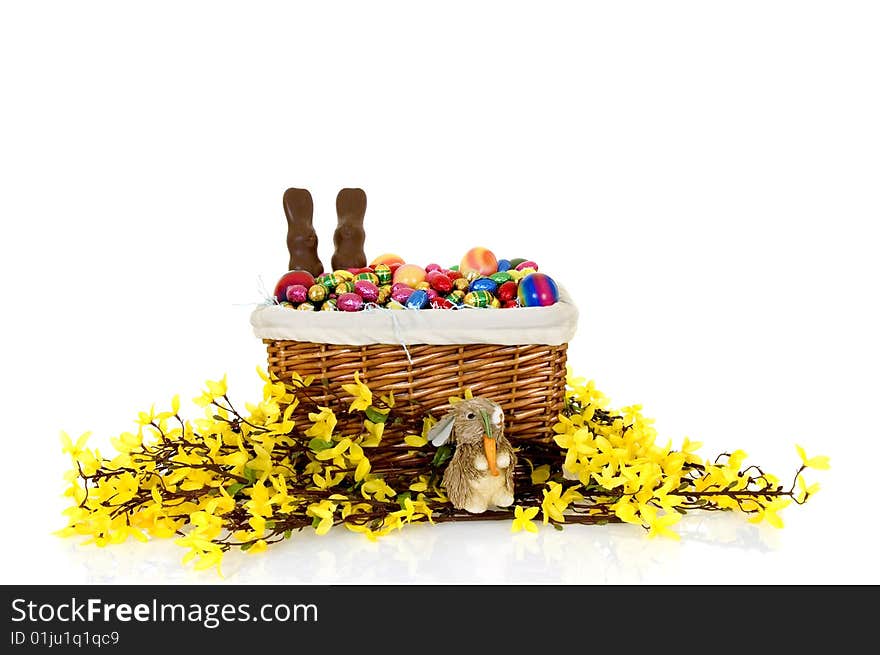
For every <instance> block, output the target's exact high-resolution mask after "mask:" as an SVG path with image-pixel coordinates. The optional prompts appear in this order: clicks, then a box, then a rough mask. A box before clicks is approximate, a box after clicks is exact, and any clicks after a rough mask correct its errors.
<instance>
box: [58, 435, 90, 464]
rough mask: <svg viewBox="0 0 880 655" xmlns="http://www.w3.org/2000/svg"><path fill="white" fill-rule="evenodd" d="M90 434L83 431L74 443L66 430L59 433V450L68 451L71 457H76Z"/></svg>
mask: <svg viewBox="0 0 880 655" xmlns="http://www.w3.org/2000/svg"><path fill="white" fill-rule="evenodd" d="M91 435H92V433H91V432H83V433H82V434H81V435H80V436H79V438H78V439H77V440H76V443H73V442H72V441H71V440H70V436H69V435H68V434H67V433H66V432H62V433H61V446H62V450H61V452H64V453H68V454H69V455H70V456H71V457H72V458H73V459H77V458H78V457H79V456H80V455H81V454H82V453H83V451H84V449H85V445H86V442H87V441H88V440H89V437H90V436H91Z"/></svg>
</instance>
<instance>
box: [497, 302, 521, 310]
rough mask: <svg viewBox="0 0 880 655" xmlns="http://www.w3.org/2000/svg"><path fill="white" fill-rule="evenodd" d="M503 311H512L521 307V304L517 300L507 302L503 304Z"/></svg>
mask: <svg viewBox="0 0 880 655" xmlns="http://www.w3.org/2000/svg"><path fill="white" fill-rule="evenodd" d="M501 307H502V309H512V308H514V307H519V303H518V302H516V300H505V301H504V302H502V303H501Z"/></svg>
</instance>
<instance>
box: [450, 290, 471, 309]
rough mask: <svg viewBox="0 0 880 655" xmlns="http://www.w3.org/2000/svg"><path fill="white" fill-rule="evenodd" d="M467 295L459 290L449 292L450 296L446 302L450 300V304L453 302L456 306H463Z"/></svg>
mask: <svg viewBox="0 0 880 655" xmlns="http://www.w3.org/2000/svg"><path fill="white" fill-rule="evenodd" d="M465 295H466V294H465V292H464V291H460V290H459V289H456V290H455V291H450V292H449V294H448V295H447V296H446V300H448V301H449V302H451V303H453V304H455V305H461V304H462V303H463V302H464V297H465Z"/></svg>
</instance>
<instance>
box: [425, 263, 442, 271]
mask: <svg viewBox="0 0 880 655" xmlns="http://www.w3.org/2000/svg"><path fill="white" fill-rule="evenodd" d="M439 270H440V264H428V265H427V266H425V273H430V272H431V271H439Z"/></svg>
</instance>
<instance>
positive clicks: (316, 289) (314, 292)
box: [309, 284, 329, 302]
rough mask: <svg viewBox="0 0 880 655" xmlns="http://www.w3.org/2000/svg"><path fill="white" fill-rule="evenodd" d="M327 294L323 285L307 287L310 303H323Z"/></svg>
mask: <svg viewBox="0 0 880 655" xmlns="http://www.w3.org/2000/svg"><path fill="white" fill-rule="evenodd" d="M328 294H329V292H328V291H327V287H326V286H324V285H323V284H313V285H312V286H310V287H309V300H311V301H312V302H323V301H324V300H325V299H326V298H327V295H328Z"/></svg>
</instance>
